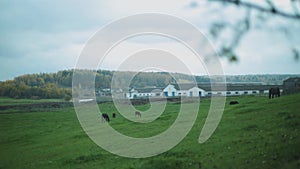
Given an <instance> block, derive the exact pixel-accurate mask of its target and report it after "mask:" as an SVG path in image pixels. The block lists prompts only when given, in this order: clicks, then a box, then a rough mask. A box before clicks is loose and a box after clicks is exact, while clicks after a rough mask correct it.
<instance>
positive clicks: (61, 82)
mask: <svg viewBox="0 0 300 169" xmlns="http://www.w3.org/2000/svg"><path fill="white" fill-rule="evenodd" d="M88 72H90V71H85V70H81V71H80V74H81V76H83V77H84V76H86V73H88ZM94 73H96V79H95V89H96V90H102V89H107V88H111V81H112V77H113V75H114V74H115V73H118V74H120V75H121V76H120V77H122V78H118V79H114V81H113V82H114V83H113V85H112V86H113V88H118V87H119V88H122V87H120V86H124V84H126V83H129V82H130V87H135V88H144V87H160V88H163V87H165V86H166V85H168V84H169V83H176V82H177V83H189V82H192V81H193V76H190V75H186V74H180V73H172V74H169V73H167V72H142V73H137V72H115V71H107V70H98V71H94ZM295 76H300V75H288V74H283V75H234V76H226V81H227V82H244V83H249V82H260V83H265V84H282V82H283V80H285V79H287V78H288V77H295ZM72 77H73V70H64V71H59V72H57V73H40V74H26V75H22V76H18V77H16V78H14V79H13V80H7V81H4V82H0V96H4V97H11V98H64V99H66V100H69V99H71V95H72V92H71V88H72ZM130 77H133V79H132V80H131V81H130ZM194 78H195V80H196V82H198V83H205V82H210V80H209V77H208V76H195V77H194ZM82 83H83V84H82V85H85V84H84V83H90V82H86V81H83V82H82ZM123 90H124V89H123ZM125 90H128V89H125Z"/></svg>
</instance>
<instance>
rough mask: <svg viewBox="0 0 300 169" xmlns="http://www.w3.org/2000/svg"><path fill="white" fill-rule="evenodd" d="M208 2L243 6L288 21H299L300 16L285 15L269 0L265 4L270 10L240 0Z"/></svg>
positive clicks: (295, 14) (285, 13)
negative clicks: (287, 19)
mask: <svg viewBox="0 0 300 169" xmlns="http://www.w3.org/2000/svg"><path fill="white" fill-rule="evenodd" d="M209 1H216V2H223V3H230V4H235V5H237V6H243V7H246V8H249V9H254V10H257V11H260V12H268V13H272V14H274V15H277V16H282V17H285V18H289V19H296V20H299V21H300V15H299V14H297V13H287V12H284V11H281V10H279V9H277V8H276V7H275V6H274V4H273V3H272V2H271V1H269V0H267V1H266V2H267V3H268V5H269V6H270V8H268V7H263V6H260V5H257V4H253V3H249V2H244V1H241V0H209ZM291 2H295V0H294V1H291Z"/></svg>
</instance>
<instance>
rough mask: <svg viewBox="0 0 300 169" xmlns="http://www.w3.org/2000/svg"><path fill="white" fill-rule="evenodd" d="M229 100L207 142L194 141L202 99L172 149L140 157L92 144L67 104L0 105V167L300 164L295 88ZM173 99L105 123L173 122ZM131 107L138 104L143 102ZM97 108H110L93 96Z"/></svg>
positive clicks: (147, 129) (158, 128)
mask: <svg viewBox="0 0 300 169" xmlns="http://www.w3.org/2000/svg"><path fill="white" fill-rule="evenodd" d="M230 100H238V101H239V103H240V104H238V105H234V106H229V104H228V103H227V104H226V107H225V111H224V114H223V118H222V120H221V123H220V125H219V127H218V128H217V130H216V131H215V133H214V134H213V136H212V137H211V138H210V139H209V140H208V141H207V142H205V143H204V144H199V143H198V137H199V134H200V130H201V128H202V126H203V124H204V120H205V118H206V116H207V111H208V108H209V105H210V100H202V101H201V106H200V111H199V115H198V118H197V120H196V123H195V125H194V127H193V128H192V130H191V132H190V133H189V134H188V135H187V137H186V138H185V139H184V140H183V141H182V142H181V143H179V144H178V145H177V146H176V147H175V148H173V149H172V150H170V151H168V152H166V153H163V154H161V155H158V156H155V157H151V158H146V159H128V158H123V157H119V156H116V155H113V154H110V153H109V152H106V151H105V150H103V149H101V148H99V147H98V146H97V145H95V144H94V143H93V142H92V141H91V140H90V139H89V138H88V137H87V136H86V134H85V133H84V132H83V131H82V129H81V126H80V124H79V122H78V120H77V118H76V114H75V112H74V109H73V108H72V107H64V108H60V109H59V110H55V111H49V112H45V111H42V112H34V113H31V112H27V113H12V114H9V113H6V114H1V112H0V150H1V151H0V168H104V169H109V168H118V169H120V168H124V169H129V168H143V169H144V168H157V169H159V168H197V169H198V168H299V167H300V153H299V152H300V137H299V127H300V125H299V123H300V114H299V113H300V104H299V102H300V95H299V94H297V95H290V96H284V97H280V98H276V99H272V100H269V99H267V98H266V97H258V96H253V97H251V96H249V97H230V98H228V100H227V102H229V101H230ZM20 102H22V101H20V100H19V101H17V102H16V104H19V103H20ZM6 103H7V101H6V102H5V104H6ZM0 104H4V102H2V101H0ZM9 104H10V105H11V104H14V103H13V102H10V103H9ZM22 104H27V103H24V102H22ZM28 104H29V103H28ZM179 106H180V105H179V104H174V103H169V104H168V105H167V109H166V111H165V112H164V113H163V114H162V115H161V116H160V117H159V118H158V119H157V120H155V121H154V122H152V123H149V124H138V123H133V122H130V121H128V120H126V119H124V118H122V117H121V116H120V115H119V114H117V118H116V119H113V120H112V122H111V123H110V125H112V126H113V127H114V128H115V129H117V130H118V131H120V132H121V133H124V134H127V135H130V136H133V137H149V136H152V135H155V134H157V133H160V132H162V131H164V130H166V129H167V128H168V127H169V126H170V124H172V123H173V122H174V120H175V118H176V115H177V112H178V110H179ZM137 108H138V109H140V110H146V109H147V108H149V105H140V106H137ZM100 109H101V110H102V111H105V112H108V113H109V114H111V113H112V112H116V110H115V107H114V106H113V105H112V104H111V103H105V104H101V105H100ZM6 111H7V110H6ZM11 111H14V110H11Z"/></svg>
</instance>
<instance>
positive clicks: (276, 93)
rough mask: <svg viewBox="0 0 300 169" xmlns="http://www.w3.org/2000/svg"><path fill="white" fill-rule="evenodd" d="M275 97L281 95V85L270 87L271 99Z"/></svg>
mask: <svg viewBox="0 0 300 169" xmlns="http://www.w3.org/2000/svg"><path fill="white" fill-rule="evenodd" d="M274 97H280V90H279V87H276V88H270V89H269V99H271V98H274Z"/></svg>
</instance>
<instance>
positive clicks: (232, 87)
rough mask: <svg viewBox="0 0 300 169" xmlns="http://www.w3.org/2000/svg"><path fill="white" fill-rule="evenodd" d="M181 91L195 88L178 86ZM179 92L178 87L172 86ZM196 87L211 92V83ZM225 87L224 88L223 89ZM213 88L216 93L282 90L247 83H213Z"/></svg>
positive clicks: (191, 85) (186, 85) (200, 84)
mask: <svg viewBox="0 0 300 169" xmlns="http://www.w3.org/2000/svg"><path fill="white" fill-rule="evenodd" d="M179 85H180V86H181V90H188V89H191V88H193V87H195V85H194V84H179ZM174 86H175V88H176V89H177V90H179V87H178V85H174ZM197 86H198V87H199V88H200V89H203V90H205V91H211V83H198V84H197ZM224 86H226V88H227V90H226V88H224ZM213 87H214V89H215V90H216V91H244V90H269V89H270V88H272V87H279V88H280V89H282V85H264V84H251V83H250V84H247V83H226V84H225V85H224V83H214V84H213Z"/></svg>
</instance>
